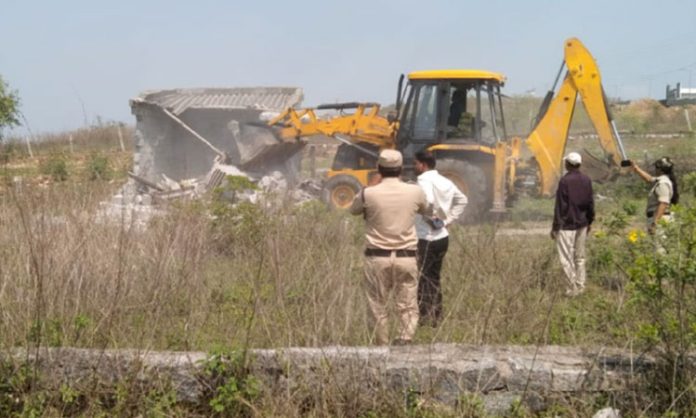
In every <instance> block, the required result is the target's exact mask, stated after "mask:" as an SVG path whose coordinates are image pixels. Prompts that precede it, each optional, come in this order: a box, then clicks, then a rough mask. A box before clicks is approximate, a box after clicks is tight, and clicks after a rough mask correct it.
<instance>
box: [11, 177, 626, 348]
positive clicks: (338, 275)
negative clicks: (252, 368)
mask: <svg viewBox="0 0 696 418" xmlns="http://www.w3.org/2000/svg"><path fill="white" fill-rule="evenodd" d="M104 186H105V185H104V184H101V183H93V184H91V187H88V188H86V187H84V185H82V186H79V187H78V186H75V185H71V184H67V185H61V187H54V188H49V189H46V190H39V191H34V190H32V191H27V190H26V189H25V191H23V192H20V193H17V192H14V191H11V192H10V193H7V194H6V195H5V196H4V198H3V201H2V202H1V203H2V204H0V222H2V225H3V230H4V234H2V237H0V244H1V245H0V248H2V249H3V254H2V259H3V263H2V267H1V268H0V304H1V306H2V312H1V316H0V318H2V319H1V320H0V334H1V335H3V343H4V344H5V345H6V346H14V345H23V346H29V345H33V344H36V343H39V342H40V343H42V344H48V345H72V346H75V345H77V346H85V347H142V348H152V349H202V350H207V349H211V348H213V347H216V346H230V345H232V346H242V345H243V346H247V345H251V346H254V347H277V346H323V345H332V344H341V345H363V344H368V343H369V342H370V335H369V334H368V325H367V320H366V311H365V306H364V295H363V293H362V289H361V278H362V260H361V255H360V249H361V247H362V233H361V231H362V219H358V218H352V217H349V216H348V215H346V214H344V213H339V212H328V211H326V209H325V208H324V207H323V205H320V204H309V205H306V206H304V207H299V208H294V207H291V208H289V209H283V210H258V209H257V208H256V209H253V210H251V211H250V212H244V213H243V212H239V213H235V216H233V217H230V218H229V219H227V220H225V221H224V222H219V221H218V222H212V221H211V220H210V218H209V216H208V212H207V210H205V206H204V205H202V204H200V203H191V204H182V205H179V206H177V207H173V208H171V210H170V212H169V214H168V215H167V216H165V217H163V218H160V219H157V220H156V221H154V222H153V223H152V224H151V226H150V227H149V228H148V229H147V230H145V231H140V230H138V229H136V228H135V227H133V226H132V225H128V224H119V223H118V222H115V223H113V224H100V223H97V222H95V221H94V212H95V210H96V209H97V203H98V202H99V201H100V200H102V199H104V198H105V196H106V195H107V194H108V192H109V191H110V188H108V187H104ZM494 232H495V231H494V230H493V227H488V226H480V227H467V228H461V229H458V230H455V231H454V232H453V237H452V244H451V250H450V252H449V254H448V257H447V259H446V265H445V268H444V291H445V306H446V319H445V321H444V323H443V324H442V326H441V327H439V328H438V329H430V328H423V329H421V330H419V332H418V334H417V336H416V338H417V340H418V341H419V342H423V343H428V342H436V341H437V342H468V343H571V342H572V343H578V342H580V343H581V342H582V341H583V338H585V337H587V338H589V339H590V340H593V341H595V340H599V341H600V342H604V343H609V344H611V343H616V341H613V340H612V338H611V337H607V338H604V337H602V334H604V332H603V331H604V329H603V323H602V321H601V319H602V318H596V319H592V320H590V319H588V320H587V321H588V322H590V323H589V324H588V327H587V328H586V329H583V330H577V329H574V328H572V327H570V328H568V329H565V328H563V329H555V328H554V323H553V321H551V322H549V321H550V320H549V313H550V312H555V311H557V310H563V311H565V310H568V309H570V310H574V309H578V310H579V311H578V312H577V314H578V315H580V316H582V310H580V307H579V306H575V302H573V301H568V300H562V299H560V298H559V296H558V293H559V289H560V287H562V284H561V283H560V277H561V275H560V270H559V268H558V266H557V265H556V264H557V263H556V255H555V252H554V248H553V245H552V242H551V241H550V240H549V239H548V238H547V237H546V236H533V235H531V236H525V237H518V238H515V237H505V236H498V235H495V233H494ZM595 291H596V292H597V296H600V297H602V298H604V299H607V300H608V301H612V300H613V299H615V298H616V297H617V296H616V295H614V294H613V293H612V291H608V290H606V289H603V288H601V287H599V286H597V287H596V288H594V290H593V292H595ZM588 299H589V297H588ZM613 309H614V308H609V309H607V310H606V312H603V313H602V314H601V315H605V314H606V315H610V314H611V313H612V312H613ZM594 314H597V312H594V313H593V315H594ZM601 315H600V316H601Z"/></svg>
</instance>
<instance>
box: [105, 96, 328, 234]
mask: <svg viewBox="0 0 696 418" xmlns="http://www.w3.org/2000/svg"><path fill="white" fill-rule="evenodd" d="M302 97H303V95H302V90H301V89H299V88H292V87H257V88H225V89H222V88H217V89H215V88H205V89H176V90H160V91H148V92H144V93H142V94H140V95H139V96H138V97H136V98H134V99H132V100H131V101H130V105H131V109H132V112H133V114H134V115H135V117H136V127H135V128H136V130H135V150H136V151H135V156H134V165H133V171H132V172H131V173H129V175H130V181H129V182H128V183H127V184H126V185H125V186H124V187H123V188H122V189H121V191H120V192H119V193H117V194H116V195H115V196H113V198H112V199H111V201H109V202H103V204H102V207H101V210H100V211H99V213H98V214H97V220H98V221H117V222H121V223H123V224H126V225H134V226H136V227H138V228H143V227H145V226H146V225H147V222H148V221H149V219H150V218H151V217H152V216H156V215H158V214H161V213H163V209H162V208H163V207H165V206H166V202H168V201H170V200H174V199H198V198H201V197H203V196H205V195H206V194H207V193H209V192H210V191H212V190H214V189H215V188H217V187H220V186H222V187H224V185H225V182H226V178H227V177H228V176H243V177H246V178H248V179H249V180H250V181H251V182H253V183H255V184H256V185H257V190H255V191H248V192H247V193H237V194H235V198H236V199H238V200H248V201H251V202H258V201H260V200H261V199H264V198H265V197H267V196H271V195H273V196H275V197H283V198H284V199H289V200H292V201H296V202H304V201H307V200H310V199H316V198H318V197H319V194H320V186H319V185H318V184H317V183H316V182H313V181H311V180H309V181H304V182H302V183H300V182H299V167H300V163H301V158H302V155H301V153H302V148H303V144H302V143H299V142H298V143H288V142H283V141H280V140H278V139H277V138H276V137H275V136H274V134H273V133H272V131H271V130H270V129H269V128H268V127H266V126H265V124H266V122H267V121H268V120H270V119H271V118H273V117H274V116H276V115H277V114H279V112H281V111H283V110H285V109H287V108H289V107H293V106H296V105H298V104H300V103H301V101H302ZM312 183H314V184H312ZM232 203H234V202H232Z"/></svg>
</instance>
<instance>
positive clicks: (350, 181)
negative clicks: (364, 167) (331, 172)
mask: <svg viewBox="0 0 696 418" xmlns="http://www.w3.org/2000/svg"><path fill="white" fill-rule="evenodd" d="M360 189H362V184H360V182H359V181H358V179H356V178H355V177H353V176H350V175H348V174H338V175H335V176H333V177H331V178H330V179H328V180H327V181H326V183H324V188H323V190H322V192H321V198H322V200H323V201H324V203H326V204H327V205H328V206H329V207H330V208H331V209H348V208H349V207H350V205H351V204H352V203H353V198H355V196H356V195H357V194H358V192H360Z"/></svg>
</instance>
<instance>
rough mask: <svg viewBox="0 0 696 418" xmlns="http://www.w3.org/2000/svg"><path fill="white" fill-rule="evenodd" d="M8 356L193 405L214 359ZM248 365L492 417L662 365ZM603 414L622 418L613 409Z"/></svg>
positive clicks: (596, 356) (501, 350)
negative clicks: (470, 401)
mask: <svg viewBox="0 0 696 418" xmlns="http://www.w3.org/2000/svg"><path fill="white" fill-rule="evenodd" d="M37 353H38V354H37ZM10 355H11V356H12V357H13V358H14V359H15V361H26V360H27V359H28V361H29V362H30V363H33V364H38V365H39V368H40V370H41V372H42V375H43V376H45V377H50V378H53V380H55V381H57V382H59V383H67V384H70V385H72V386H75V385H79V383H81V382H82V383H85V382H95V381H99V382H106V383H114V382H118V381H121V380H123V379H124V378H126V377H127V376H133V375H134V374H135V375H137V376H138V379H140V380H143V381H147V380H148V379H151V380H156V379H164V381H167V382H170V383H171V384H172V385H173V387H174V388H175V389H176V391H177V399H179V400H182V401H186V402H193V403H195V402H198V401H200V400H201V396H202V394H203V392H204V389H205V387H206V385H207V382H206V381H205V378H204V377H203V375H202V372H201V371H202V368H203V363H204V361H205V359H206V358H207V357H206V354H205V353H201V352H147V351H135V350H104V351H99V350H87V349H73V348H41V349H40V350H38V351H35V350H29V351H23V350H19V351H14V352H12V353H11V354H10ZM3 356H5V357H7V356H8V353H7V352H5V353H0V358H2V357H3ZM248 359H249V362H250V363H249V369H250V372H251V373H252V374H253V375H254V376H255V377H256V378H257V379H259V380H260V381H261V382H262V385H263V389H264V390H265V391H269V393H271V394H276V395H278V396H280V394H283V393H285V394H287V393H297V391H301V390H304V391H306V392H307V396H312V394H315V395H316V394H320V393H322V391H323V390H325V388H327V387H331V386H330V385H338V386H336V387H341V388H342V390H351V391H356V393H358V392H359V394H360V395H365V396H367V395H368V393H367V392H369V391H375V390H377V389H378V388H382V389H386V390H389V391H394V393H407V392H408V393H411V394H416V395H417V396H419V397H421V398H422V399H423V400H424V401H427V402H434V403H438V404H442V405H448V406H453V405H456V403H457V402H458V400H460V399H462V396H463V394H466V393H471V394H475V395H476V396H477V397H478V398H479V399H481V400H482V401H483V404H484V406H485V408H486V409H487V410H488V412H489V413H494V414H498V413H504V412H505V411H507V410H509V408H510V406H511V404H512V403H513V402H515V401H522V402H523V403H524V404H525V405H526V406H527V407H529V408H531V409H533V410H541V409H543V408H545V407H546V406H547V405H548V400H549V399H554V397H556V398H558V397H559V396H573V397H582V396H585V395H588V394H593V393H595V394H598V393H605V394H606V393H613V394H615V395H617V394H621V393H622V392H625V391H628V390H630V388H631V387H632V386H631V385H632V383H634V382H635V381H637V379H639V378H640V376H641V375H642V374H644V373H645V372H646V371H648V370H650V368H651V367H653V365H654V364H655V363H654V360H652V359H651V358H649V357H635V356H634V354H633V353H631V352H628V351H625V350H618V349H611V350H609V349H582V348H575V347H558V346H543V347H533V346H526V347H523V346H471V345H457V344H433V345H414V346H404V347H341V346H334V347H317V348H285V349H259V350H250V352H249V353H248ZM37 360H38V363H36V362H37ZM49 380H50V379H49ZM597 414H598V415H597V416H598V417H616V416H619V415H618V411H617V410H613V409H611V408H607V409H605V410H602V411H599V412H598V413H597Z"/></svg>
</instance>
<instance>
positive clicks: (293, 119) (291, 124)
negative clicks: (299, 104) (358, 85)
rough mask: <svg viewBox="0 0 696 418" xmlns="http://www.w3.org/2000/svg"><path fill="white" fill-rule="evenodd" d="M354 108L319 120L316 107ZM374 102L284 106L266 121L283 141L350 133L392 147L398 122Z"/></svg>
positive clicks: (328, 108)
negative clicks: (303, 107)
mask: <svg viewBox="0 0 696 418" xmlns="http://www.w3.org/2000/svg"><path fill="white" fill-rule="evenodd" d="M347 109H353V110H354V111H353V113H350V114H341V115H339V116H334V117H331V118H328V119H320V118H319V117H318V116H317V114H316V112H315V111H316V110H338V111H340V112H343V111H344V110H347ZM379 110H380V106H379V104H376V103H339V104H329V105H321V106H317V107H316V108H315V109H300V110H297V109H293V108H289V109H286V110H285V111H284V112H282V113H281V114H279V115H278V116H276V117H275V118H273V119H272V120H271V121H269V122H268V125H270V126H272V127H273V128H274V130H275V133H276V135H277V136H278V137H279V138H280V139H282V140H284V141H288V140H293V139H294V140H297V139H300V138H304V137H309V136H313V135H326V136H331V137H336V136H340V135H346V136H349V137H350V138H351V139H352V141H354V142H355V141H360V142H367V143H370V144H374V145H377V146H378V147H379V148H380V149H381V148H393V147H394V143H395V142H394V138H395V136H396V132H397V130H398V122H396V121H390V120H389V119H387V118H385V117H383V116H381V115H380V114H379Z"/></svg>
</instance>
